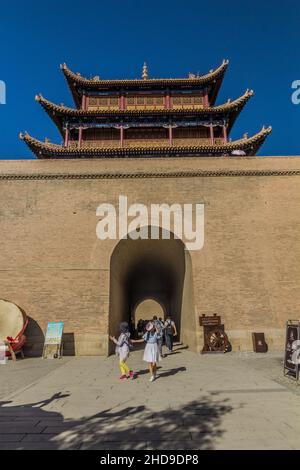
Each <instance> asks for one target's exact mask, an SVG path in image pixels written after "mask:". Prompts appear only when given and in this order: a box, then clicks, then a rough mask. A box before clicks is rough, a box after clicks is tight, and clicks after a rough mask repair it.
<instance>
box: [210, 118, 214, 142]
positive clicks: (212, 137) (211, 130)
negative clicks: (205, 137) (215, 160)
mask: <svg viewBox="0 0 300 470" xmlns="http://www.w3.org/2000/svg"><path fill="white" fill-rule="evenodd" d="M209 129H210V142H211V144H212V145H213V144H214V127H213V125H212V122H211V123H210V125H209Z"/></svg>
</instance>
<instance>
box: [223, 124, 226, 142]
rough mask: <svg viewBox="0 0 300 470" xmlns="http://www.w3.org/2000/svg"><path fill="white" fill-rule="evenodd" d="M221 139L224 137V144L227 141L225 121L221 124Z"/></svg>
mask: <svg viewBox="0 0 300 470" xmlns="http://www.w3.org/2000/svg"><path fill="white" fill-rule="evenodd" d="M223 139H224V144H226V143H227V128H226V124H225V123H224V124H223Z"/></svg>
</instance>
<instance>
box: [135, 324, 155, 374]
mask: <svg viewBox="0 0 300 470" xmlns="http://www.w3.org/2000/svg"><path fill="white" fill-rule="evenodd" d="M160 338H161V334H160V333H159V331H158V329H157V328H156V327H155V324H154V323H153V322H149V323H148V324H147V326H146V333H145V334H144V336H143V339H142V340H134V341H133V342H134V343H141V342H143V341H145V343H146V347H145V351H144V357H143V360H144V361H145V362H148V364H149V370H150V374H151V377H150V382H153V381H154V380H155V379H156V364H157V363H158V362H159V361H160V360H161V357H160V354H159V348H158V344H157V343H158V340H159V339H160Z"/></svg>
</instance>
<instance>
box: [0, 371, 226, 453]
mask: <svg viewBox="0 0 300 470" xmlns="http://www.w3.org/2000/svg"><path fill="white" fill-rule="evenodd" d="M179 369H181V368H179ZM68 396H69V395H68V394H62V393H57V394H54V395H53V396H52V397H50V398H49V399H46V400H43V401H41V402H38V403H30V404H26V405H18V406H10V405H11V402H0V449H18V450H26V449H97V450H111V449H142V450H147V449H148V450H150V449H154V450H158V449H161V450H174V449H176V450H185V449H186V450H188V449H194V450H201V449H213V448H214V443H215V441H216V439H217V438H218V437H220V436H222V434H223V432H224V430H222V428H221V423H222V416H224V415H225V414H227V413H230V412H231V410H232V408H231V407H230V406H228V404H226V400H222V401H219V402H217V401H214V402H212V401H211V400H210V399H209V398H205V399H202V400H199V401H192V402H190V403H187V404H186V405H185V406H181V407H180V408H178V409H167V410H163V411H159V412H155V413H154V412H153V411H151V410H149V409H147V408H146V406H136V407H135V406H129V407H125V408H122V409H116V408H114V409H107V410H104V411H101V412H100V413H97V414H95V415H93V416H90V417H87V418H82V419H80V420H69V419H64V417H63V416H62V414H60V413H58V412H54V411H48V410H46V409H45V407H49V406H53V404H54V402H55V401H56V400H61V399H64V398H66V397H68ZM120 406H122V405H120Z"/></svg>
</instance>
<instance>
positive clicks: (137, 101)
mask: <svg viewBox="0 0 300 470" xmlns="http://www.w3.org/2000/svg"><path fill="white" fill-rule="evenodd" d="M144 102H145V98H142V97H140V96H138V97H137V99H136V104H138V105H143V104H144Z"/></svg>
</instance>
